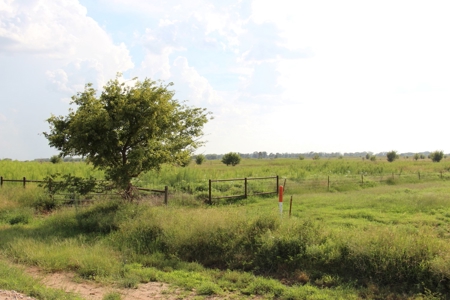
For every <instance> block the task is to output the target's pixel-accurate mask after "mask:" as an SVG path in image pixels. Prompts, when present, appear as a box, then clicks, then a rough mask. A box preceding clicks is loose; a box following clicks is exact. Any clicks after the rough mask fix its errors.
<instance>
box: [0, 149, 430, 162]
mask: <svg viewBox="0 0 450 300" xmlns="http://www.w3.org/2000/svg"><path fill="white" fill-rule="evenodd" d="M238 153H239V152H238ZM430 153H431V152H430V151H425V152H417V153H414V152H406V153H399V154H398V155H399V156H402V157H413V156H414V155H415V154H422V155H423V156H424V157H429V155H430ZM224 155H225V154H204V156H205V158H206V159H209V160H215V159H222V156H224ZM239 155H240V156H241V157H242V158H256V159H267V158H271V159H274V158H299V157H303V158H314V157H317V156H319V157H324V158H332V157H367V155H369V156H377V157H386V155H387V152H379V153H373V152H370V151H369V152H366V151H365V152H344V153H341V152H331V153H328V152H305V153H287V152H284V153H279V152H276V153H273V152H270V153H268V152H267V151H255V152H253V153H239ZM0 160H12V159H10V158H3V159H0ZM50 160H51V158H36V159H34V161H39V162H49V161H50ZM63 161H65V162H79V161H85V158H82V157H64V158H63Z"/></svg>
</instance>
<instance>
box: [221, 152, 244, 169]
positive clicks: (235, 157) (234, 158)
mask: <svg viewBox="0 0 450 300" xmlns="http://www.w3.org/2000/svg"><path fill="white" fill-rule="evenodd" d="M222 162H223V163H224V164H226V165H227V166H228V165H232V166H235V165H237V164H239V163H240V162H241V157H240V156H239V154H238V153H234V152H230V153H227V154H225V155H224V156H223V157H222Z"/></svg>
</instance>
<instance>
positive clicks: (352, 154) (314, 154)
mask: <svg viewBox="0 0 450 300" xmlns="http://www.w3.org/2000/svg"><path fill="white" fill-rule="evenodd" d="M430 153H431V152H429V151H426V152H418V153H417V154H423V155H424V156H425V157H428V156H429V155H430ZM414 154H416V153H413V152H406V153H400V154H399V155H400V156H402V157H413V156H414ZM204 155H205V158H206V159H209V160H214V159H221V158H222V156H223V155H224V154H204ZM239 155H240V156H241V157H242V158H259V159H264V158H299V157H304V158H313V157H317V156H319V157H328V158H331V157H367V155H369V156H378V157H386V155H387V152H379V153H373V152H348V153H347V152H345V153H341V152H331V153H327V152H305V153H287V152H285V153H279V152H277V153H272V152H271V153H267V152H266V151H255V152H253V153H239Z"/></svg>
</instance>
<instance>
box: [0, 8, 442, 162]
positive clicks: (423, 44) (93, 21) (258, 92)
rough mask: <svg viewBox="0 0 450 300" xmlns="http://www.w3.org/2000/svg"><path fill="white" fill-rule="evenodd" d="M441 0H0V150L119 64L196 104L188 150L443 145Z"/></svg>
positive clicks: (24, 138) (27, 142)
mask: <svg viewBox="0 0 450 300" xmlns="http://www.w3.org/2000/svg"><path fill="white" fill-rule="evenodd" d="M449 15H450V1H412V0H407V1H395V0H389V1H383V0H381V1H380V0H378V1H363V0H357V1H345V0H342V1H335V0H330V1H287V0H278V1H273V0H271V1H266V0H254V1H250V0H249V1H247V0H242V1H239V0H227V1H224V0H221V1H205V0H189V1H173V0H166V1H151V0H150V1H142V0H96V1H93V0H58V1H54V0H0V87H1V89H0V159H1V158H12V159H18V160H31V159H35V158H48V157H50V156H52V155H54V154H57V151H56V150H55V149H52V148H50V147H49V146H48V142H47V140H46V139H45V137H44V136H43V135H42V132H43V131H48V129H49V127H48V124H47V123H46V121H45V120H46V119H47V118H48V117H50V116H51V114H54V115H66V114H67V112H68V109H69V107H70V105H69V99H70V97H71V96H72V95H74V94H76V93H77V92H79V91H82V90H83V87H84V85H85V83H87V82H92V83H93V84H94V86H95V87H96V88H98V89H99V90H101V88H102V86H103V85H104V84H105V83H106V82H107V81H108V80H109V79H112V78H114V77H115V74H116V73H117V72H122V73H123V74H124V77H125V79H127V78H133V77H135V76H138V77H139V78H140V79H144V78H145V77H148V78H151V79H155V80H157V79H161V80H164V81H167V82H170V81H171V82H173V83H174V86H173V88H174V90H175V91H176V98H177V99H179V100H188V101H189V102H188V103H189V104H191V105H194V106H199V107H205V108H207V109H208V110H209V111H211V112H212V113H213V116H214V120H212V121H210V122H209V123H208V124H207V125H206V127H205V137H204V139H205V140H207V144H206V146H204V147H203V148H201V149H199V150H198V153H205V154H208V153H217V154H221V153H227V152H230V151H234V152H243V153H249V152H254V151H267V152H268V153H270V152H273V153H276V152H280V153H282V152H296V153H304V152H310V151H314V152H360V151H371V152H376V153H377V152H382V151H390V150H397V151H399V152H420V151H434V150H443V151H444V152H445V153H448V152H450V138H449V136H448V134H447V133H448V125H449V124H450V117H449V112H450V109H449V107H450V105H449V104H450V101H449V100H450V18H449Z"/></svg>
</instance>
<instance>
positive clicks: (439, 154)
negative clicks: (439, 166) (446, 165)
mask: <svg viewBox="0 0 450 300" xmlns="http://www.w3.org/2000/svg"><path fill="white" fill-rule="evenodd" d="M430 158H431V160H432V161H433V162H440V161H441V160H442V159H443V158H444V152H443V151H434V152H433V153H431V154H430Z"/></svg>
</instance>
